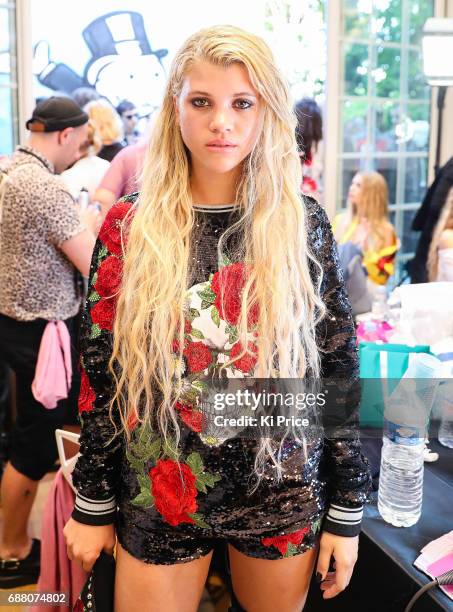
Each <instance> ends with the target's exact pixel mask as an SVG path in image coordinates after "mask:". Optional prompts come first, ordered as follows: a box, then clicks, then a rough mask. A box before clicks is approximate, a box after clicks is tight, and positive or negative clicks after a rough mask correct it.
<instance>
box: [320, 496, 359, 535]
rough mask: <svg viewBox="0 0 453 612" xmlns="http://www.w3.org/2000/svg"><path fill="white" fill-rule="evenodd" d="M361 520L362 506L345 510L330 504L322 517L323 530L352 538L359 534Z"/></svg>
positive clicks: (345, 508)
mask: <svg viewBox="0 0 453 612" xmlns="http://www.w3.org/2000/svg"><path fill="white" fill-rule="evenodd" d="M362 518H363V506H358V507H355V508H347V507H346V506H339V505H338V504H330V506H329V510H328V512H327V514H326V516H325V517H324V523H323V529H324V531H328V532H330V533H333V534H335V535H341V536H346V537H353V536H356V535H358V534H359V533H360V529H361V526H362Z"/></svg>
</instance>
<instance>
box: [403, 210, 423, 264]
mask: <svg viewBox="0 0 453 612" xmlns="http://www.w3.org/2000/svg"><path fill="white" fill-rule="evenodd" d="M416 212H417V209H415V210H403V211H401V213H402V231H401V232H400V236H399V238H400V240H401V244H402V245H403V249H404V250H403V253H414V252H415V249H416V248H417V243H418V240H419V238H420V232H413V231H412V230H411V225H412V220H413V219H414V217H415V214H416Z"/></svg>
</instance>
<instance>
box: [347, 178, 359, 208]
mask: <svg viewBox="0 0 453 612" xmlns="http://www.w3.org/2000/svg"><path fill="white" fill-rule="evenodd" d="M362 185H363V183H362V177H361V176H360V174H356V175H355V176H354V178H353V179H352V183H351V185H350V187H349V193H348V198H349V201H350V202H351V204H354V205H355V206H356V207H359V206H360V201H361V197H362Z"/></svg>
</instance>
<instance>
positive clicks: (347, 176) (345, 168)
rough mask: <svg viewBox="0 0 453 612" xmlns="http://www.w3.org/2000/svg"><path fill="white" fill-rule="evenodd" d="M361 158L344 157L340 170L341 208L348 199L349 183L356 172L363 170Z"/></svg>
mask: <svg viewBox="0 0 453 612" xmlns="http://www.w3.org/2000/svg"><path fill="white" fill-rule="evenodd" d="M361 169H362V168H361V162H360V159H343V160H342V169H341V172H340V193H341V208H345V207H346V203H347V200H348V191H349V185H350V184H351V182H352V178H353V176H354V175H355V173H356V172H358V171H359V170H361Z"/></svg>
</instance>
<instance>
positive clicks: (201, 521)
mask: <svg viewBox="0 0 453 612" xmlns="http://www.w3.org/2000/svg"><path fill="white" fill-rule="evenodd" d="M188 516H190V518H191V519H193V520H194V521H195V524H196V526H197V527H201V528H202V529H211V528H210V527H209V525H208V524H207V523H206V522H205V521H204V518H203V515H202V514H198V513H197V512H195V513H193V514H188Z"/></svg>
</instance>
